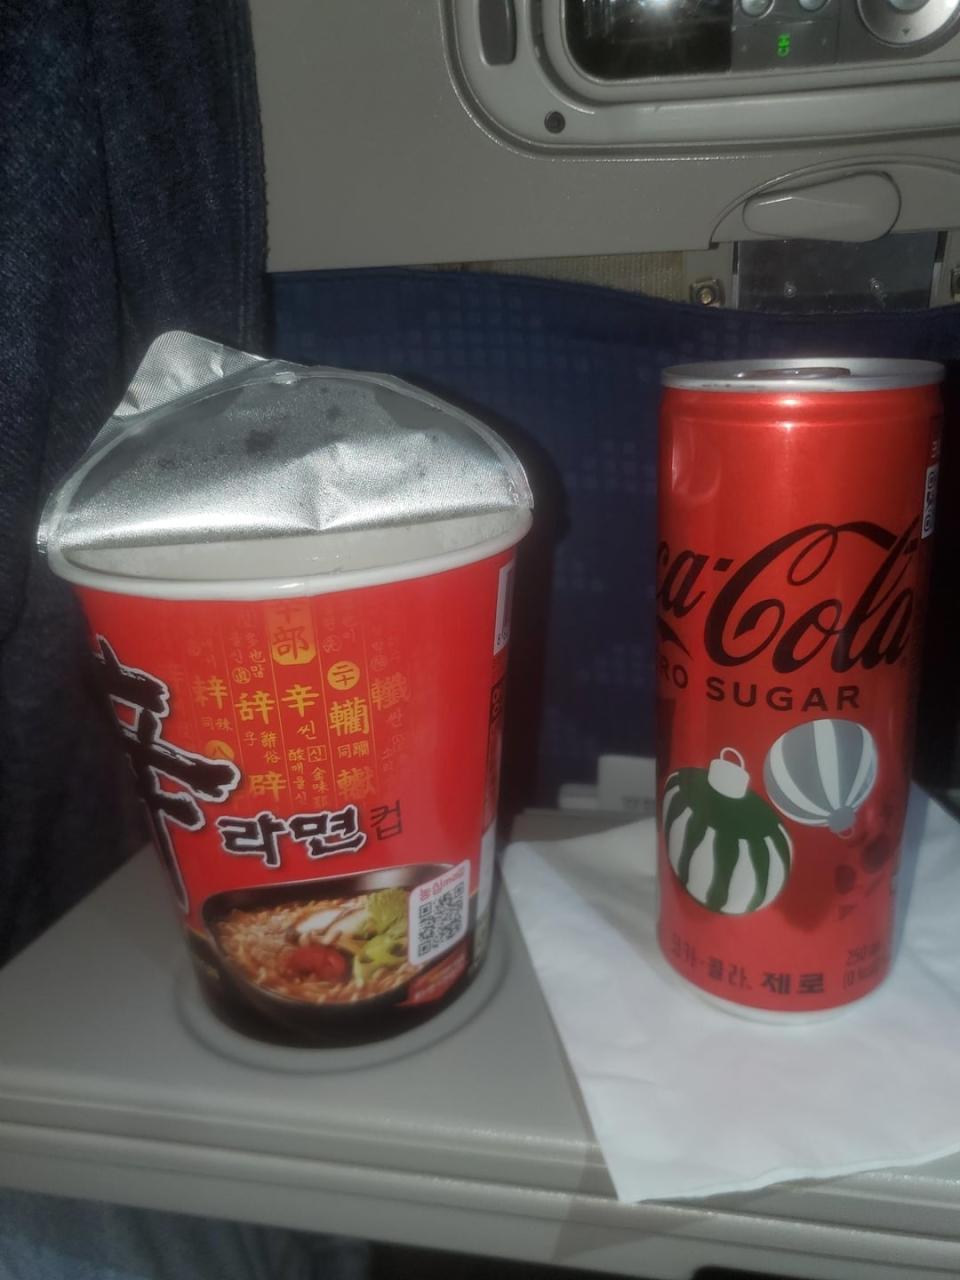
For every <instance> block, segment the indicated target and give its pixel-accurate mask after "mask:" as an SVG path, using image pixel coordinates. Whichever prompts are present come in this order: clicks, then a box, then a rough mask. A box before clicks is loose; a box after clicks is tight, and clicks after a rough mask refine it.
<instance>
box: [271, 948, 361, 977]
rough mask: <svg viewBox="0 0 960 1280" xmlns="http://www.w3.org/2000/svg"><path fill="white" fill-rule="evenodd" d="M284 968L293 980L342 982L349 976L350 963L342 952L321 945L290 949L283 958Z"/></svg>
mask: <svg viewBox="0 0 960 1280" xmlns="http://www.w3.org/2000/svg"><path fill="white" fill-rule="evenodd" d="M284 967H285V969H286V970H287V972H288V973H289V974H290V976H291V977H293V978H319V979H320V981H321V982H343V981H344V980H345V979H346V978H348V977H349V976H350V962H349V960H348V959H347V957H346V956H345V955H344V954H343V952H342V951H338V950H337V948H336V947H327V946H324V945H323V944H322V943H311V944H310V945H309V946H306V947H292V948H291V949H290V951H288V952H287V954H286V956H285V957H284Z"/></svg>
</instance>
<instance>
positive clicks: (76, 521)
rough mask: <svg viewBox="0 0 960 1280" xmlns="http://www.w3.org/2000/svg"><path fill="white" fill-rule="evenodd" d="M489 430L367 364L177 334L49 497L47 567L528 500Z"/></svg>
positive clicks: (371, 526) (484, 509) (369, 525)
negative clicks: (313, 360) (279, 355)
mask: <svg viewBox="0 0 960 1280" xmlns="http://www.w3.org/2000/svg"><path fill="white" fill-rule="evenodd" d="M532 505H533V500H532V496H531V492H530V487H529V484H528V482H527V478H526V475H525V474H524V471H523V468H522V466H521V464H520V462H519V460H518V458H517V457H516V455H515V454H514V453H513V451H512V450H511V449H510V448H509V447H508V446H507V445H506V444H505V443H504V442H503V441H502V440H501V439H500V438H499V437H498V436H497V435H496V433H495V432H493V431H492V430H490V428H488V427H486V426H484V425H483V424H482V423H480V422H478V421H477V420H476V419H475V418H472V417H470V416H469V415H468V414H466V413H464V412H462V411H461V410H459V409H457V408H455V407H454V406H452V405H450V404H447V403H445V402H444V401H443V400H441V399H439V398H438V397H436V396H432V395H429V394H428V393H426V392H424V391H422V390H420V389H418V388H416V387H412V386H410V385H408V384H407V383H404V382H401V381H400V380H399V379H397V378H392V377H388V376H385V375H380V374H368V373H354V372H350V371H347V370H341V369H329V368H322V367H308V366H305V365H297V364H290V363H286V362H284V361H278V360H263V359H261V358H260V357H258V356H252V355H247V354H245V353H243V352H238V351H232V350H231V349H230V348H227V347H223V346H221V345H219V344H217V343H213V342H208V341H206V340H205V339H202V338H198V337H195V336H194V335H192V334H188V333H167V334H164V335H163V336H162V337H160V338H158V339H157V340H156V341H155V342H154V343H153V345H152V346H151V347H150V349H149V351H148V352H147V354H146V356H145V357H144V359H143V362H142V364H141V365H140V368H139V369H138V371H137V374H136V376H135V377H134V379H133V381H132V383H131V384H130V387H129V389H128V391H127V393H126V395H125V396H124V399H123V401H122V402H121V404H120V405H119V406H118V408H117V410H116V412H115V413H114V415H113V416H112V417H111V418H110V419H109V421H108V422H107V423H106V425H105V426H104V428H103V429H102V431H101V432H100V433H99V435H98V436H97V437H96V438H95V439H94V441H93V443H92V444H91V446H90V448H89V449H88V450H87V452H86V454H85V455H84V456H83V458H82V459H81V460H80V461H79V462H78V464H77V465H76V466H75V467H74V469H73V470H72V471H71V472H70V474H69V475H68V476H67V477H66V479H65V480H64V481H63V483H62V484H61V486H60V487H59V489H58V490H57V491H56V492H55V493H54V494H53V495H52V496H51V498H50V500H49V501H48V503H47V505H46V508H45V510H44V512H43V517H42V520H41V524H40V529H39V533H38V542H39V545H40V547H41V549H42V550H44V551H45V552H46V554H47V555H48V556H49V558H50V560H51V564H52V566H53V567H54V568H55V569H56V570H57V571H58V572H61V573H63V575H64V576H66V577H70V576H71V573H70V566H71V565H72V564H73V565H78V566H80V565H83V564H84V563H89V560H88V558H87V557H88V556H89V553H97V552H111V553H113V554H112V559H114V560H116V553H122V552H123V551H124V550H131V551H133V550H135V549H142V548H153V547H156V548H177V547H184V548H187V547H191V546H192V547H196V546H198V545H204V544H213V543H216V544H219V545H223V544H230V543H235V542H244V541H253V540H258V541H262V540H263V539H275V538H277V539H279V538H284V539H286V538H290V537H299V536H302V535H318V534H334V533H336V534H345V533H353V532H358V531H363V530H375V529H383V528H385V527H391V526H393V527H395V526H405V527H409V526H411V525H422V524H424V523H429V522H434V521H436V522H440V521H449V520H451V519H456V518H460V517H465V516H474V517H476V516H489V515H492V514H494V513H509V512H511V511H514V512H516V513H517V514H518V515H519V514H520V513H521V512H524V511H528V510H529V509H530V508H531V507H532Z"/></svg>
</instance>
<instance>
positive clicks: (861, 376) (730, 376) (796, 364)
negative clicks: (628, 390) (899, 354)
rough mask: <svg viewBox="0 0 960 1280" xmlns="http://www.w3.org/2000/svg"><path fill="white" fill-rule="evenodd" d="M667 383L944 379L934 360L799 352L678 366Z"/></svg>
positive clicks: (749, 386)
mask: <svg viewBox="0 0 960 1280" xmlns="http://www.w3.org/2000/svg"><path fill="white" fill-rule="evenodd" d="M662 381H663V385H664V386H665V387H680V388H683V390H685V391H759V392H765V393H766V394H767V395H769V394H770V393H771V392H776V391H803V392H805V393H809V392H817V391H831V392H832V391H896V390H899V389H902V388H904V387H924V386H930V385H932V384H935V383H938V382H942V381H943V365H940V364H935V363H934V362H933V361H932V360H883V359H872V358H866V357H864V356H850V357H847V356H799V357H797V358H796V359H792V360H787V359H784V360H712V361H707V362H705V363H704V364H675V365H673V366H671V368H669V369H665V370H664V371H663V378H662Z"/></svg>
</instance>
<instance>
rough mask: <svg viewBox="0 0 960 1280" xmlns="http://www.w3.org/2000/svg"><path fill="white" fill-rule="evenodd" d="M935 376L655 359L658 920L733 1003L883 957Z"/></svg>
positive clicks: (714, 993)
mask: <svg viewBox="0 0 960 1280" xmlns="http://www.w3.org/2000/svg"><path fill="white" fill-rule="evenodd" d="M942 376H943V371H942V369H941V367H940V366H939V365H936V364H931V363H927V362H922V361H906V360H868V359H859V358H857V359H850V360H846V359H843V360H837V359H831V360H823V359H809V358H805V359H801V360H794V361H790V362H785V361H775V360H761V361H756V362H753V363H751V364H744V365H737V364H733V363H713V364H702V365H685V366H678V367H676V368H674V369H668V370H667V371H666V373H665V375H664V388H665V389H664V394H663V402H662V418H661V434H660V462H659V494H660V498H659V501H660V511H659V539H658V550H657V596H656V598H657V631H658V640H657V643H658V653H657V703H658V735H659V736H658V774H659V782H658V785H659V797H660V799H659V873H660V919H659V938H660V945H661V948H662V950H663V953H664V955H665V957H666V959H667V960H668V962H669V963H670V964H671V965H672V966H673V968H674V969H675V970H676V971H677V972H678V973H679V974H681V975H682V976H683V977H684V978H686V979H687V980H688V981H689V982H691V983H693V984H694V985H695V986H696V987H697V988H699V989H700V991H701V992H702V993H705V994H707V995H709V996H711V997H714V998H716V999H719V1000H720V1001H722V1002H724V1003H725V1004H726V1007H728V1008H729V1009H730V1010H731V1011H733V1012H741V1013H752V1014H755V1015H757V1016H760V1017H764V1016H769V1015H771V1014H773V1015H774V1016H776V1015H778V1014H783V1015H788V1016H789V1018H790V1019H792V1020H796V1019H797V1017H798V1016H802V1015H803V1014H804V1013H808V1014H809V1013H816V1012H820V1013H822V1012H823V1011H826V1010H830V1009H835V1008H837V1007H839V1006H842V1005H845V1004H848V1003H850V1002H851V1001H854V1000H858V999H860V998H861V997H863V996H865V995H867V994H868V993H869V992H870V991H872V990H873V989H874V988H875V987H877V986H878V985H879V984H880V983H881V982H882V981H883V979H884V977H885V975H886V973H887V971H888V969H889V966H890V959H891V944H892V928H893V907H894V880H895V875H896V870H897V865H898V861H899V852H900V841H901V837H902V833H903V824H904V815H905V811H906V804H907V797H908V792H909V785H910V766H911V756H912V742H913V736H914V719H915V704H916V691H917V682H918V675H919V658H920V639H921V626H922V620H923V613H924V604H925V596H926V589H927V578H928V570H929V559H930V545H931V541H930V534H931V532H932V530H933V515H934V503H935V496H936V481H937V466H938V456H939V447H940V418H941V407H940V392H939V385H938V384H939V382H940V381H941V379H942ZM760 1011H766V1014H764V1013H763V1012H760Z"/></svg>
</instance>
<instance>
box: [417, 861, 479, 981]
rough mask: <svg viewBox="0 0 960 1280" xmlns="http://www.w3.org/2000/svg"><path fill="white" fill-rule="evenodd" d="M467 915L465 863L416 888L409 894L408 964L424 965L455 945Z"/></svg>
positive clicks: (465, 930) (465, 922)
mask: <svg viewBox="0 0 960 1280" xmlns="http://www.w3.org/2000/svg"><path fill="white" fill-rule="evenodd" d="M469 915H470V863H469V861H465V862H461V863H460V864H459V865H458V866H456V867H452V868H451V869H450V870H449V871H444V872H442V873H441V874H440V875H438V876H434V878H433V879H432V880H427V881H425V882H424V883H423V884H420V885H417V887H416V888H415V889H414V890H413V891H412V892H411V894H410V919H409V938H410V941H409V952H408V954H409V959H410V963H411V964H424V963H425V962H426V961H427V960H431V959H432V958H433V957H434V956H438V955H441V954H442V953H443V952H444V951H448V950H449V949H450V948H451V947H452V946H454V945H455V944H456V943H458V942H459V941H460V939H461V938H462V937H463V936H464V934H465V933H466V932H467V922H468V919H469Z"/></svg>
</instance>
